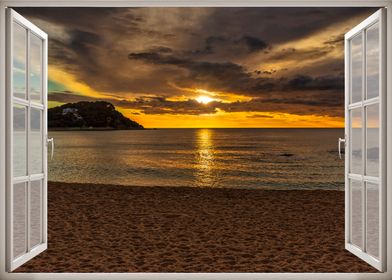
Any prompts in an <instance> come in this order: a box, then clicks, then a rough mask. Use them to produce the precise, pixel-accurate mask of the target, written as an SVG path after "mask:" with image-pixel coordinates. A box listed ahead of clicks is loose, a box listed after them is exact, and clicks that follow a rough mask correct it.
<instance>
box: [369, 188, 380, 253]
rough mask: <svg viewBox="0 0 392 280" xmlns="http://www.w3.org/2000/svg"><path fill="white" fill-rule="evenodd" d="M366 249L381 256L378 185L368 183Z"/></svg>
mask: <svg viewBox="0 0 392 280" xmlns="http://www.w3.org/2000/svg"><path fill="white" fill-rule="evenodd" d="M366 199H367V202H366V215H367V217H366V234H367V235H366V237H367V238H366V239H367V240H366V246H367V247H366V251H367V252H368V253H369V254H371V255H373V256H375V257H378V256H379V249H378V247H379V228H380V225H379V192H378V185H376V184H372V183H366Z"/></svg>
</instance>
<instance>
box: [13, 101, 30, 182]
mask: <svg viewBox="0 0 392 280" xmlns="http://www.w3.org/2000/svg"><path fill="white" fill-rule="evenodd" d="M13 126H14V131H13V138H14V139H13V146H14V147H13V160H14V163H13V165H14V177H18V176H24V175H27V170H26V158H27V156H26V153H27V148H26V143H27V138H26V136H27V133H26V107H24V106H19V105H15V106H14V120H13Z"/></svg>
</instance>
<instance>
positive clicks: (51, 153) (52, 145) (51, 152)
mask: <svg viewBox="0 0 392 280" xmlns="http://www.w3.org/2000/svg"><path fill="white" fill-rule="evenodd" d="M49 143H51V150H50V160H52V159H53V154H54V139H53V138H48V140H47V144H49Z"/></svg>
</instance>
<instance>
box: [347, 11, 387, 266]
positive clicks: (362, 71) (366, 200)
mask: <svg viewBox="0 0 392 280" xmlns="http://www.w3.org/2000/svg"><path fill="white" fill-rule="evenodd" d="M385 28H386V20H385V10H384V9H380V10H379V11H377V12H376V13H375V14H373V15H372V16H370V17H369V18H367V19H366V20H365V21H363V22H362V23H361V24H359V25H358V26H356V27H355V28H354V29H352V30H351V31H350V32H348V33H347V34H346V36H345V46H346V47H345V57H346V91H345V92H346V94H345V99H346V102H345V119H346V126H345V127H346V129H345V134H346V156H345V159H346V172H345V177H346V178H345V180H346V181H345V184H346V188H345V191H346V203H345V204H346V205H345V208H346V210H345V212H346V228H345V231H346V249H347V250H349V251H350V252H352V253H353V254H355V255H356V256H358V257H360V258H361V259H363V260H364V261H366V262H367V263H369V264H370V265H372V266H374V267H375V268H377V269H378V270H380V271H384V270H385V256H386V244H385V236H386V235H385V234H386V169H385V166H386V152H385V151H386V150H385V147H386V104H385V102H386V46H385V43H386V40H385V36H386V33H385Z"/></svg>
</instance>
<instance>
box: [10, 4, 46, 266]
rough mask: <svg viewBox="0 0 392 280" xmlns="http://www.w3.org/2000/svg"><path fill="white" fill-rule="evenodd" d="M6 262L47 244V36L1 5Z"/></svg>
mask: <svg viewBox="0 0 392 280" xmlns="http://www.w3.org/2000/svg"><path fill="white" fill-rule="evenodd" d="M7 23H8V25H7V36H8V37H7V38H8V40H7V43H8V45H7V116H8V123H7V146H8V148H7V152H8V153H7V168H8V170H7V222H8V224H7V225H8V226H7V265H8V271H12V270H14V269H16V268H17V267H19V266H20V265H22V264H24V263H25V262H27V261H28V260H30V259H31V258H33V257H34V256H36V255H38V254H39V253H41V252H42V251H44V250H45V249H46V248H47V217H46V214H47V210H46V209H47V163H46V152H47V147H46V134H47V122H46V118H47V114H46V111H47V74H46V71H47V35H46V34H45V33H44V32H43V31H41V30H40V29H38V28H37V27H36V26H34V25H33V24H32V23H30V22H29V21H27V20H26V19H25V18H23V17H22V16H20V15H19V14H17V13H16V12H15V11H13V10H12V9H7Z"/></svg>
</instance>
